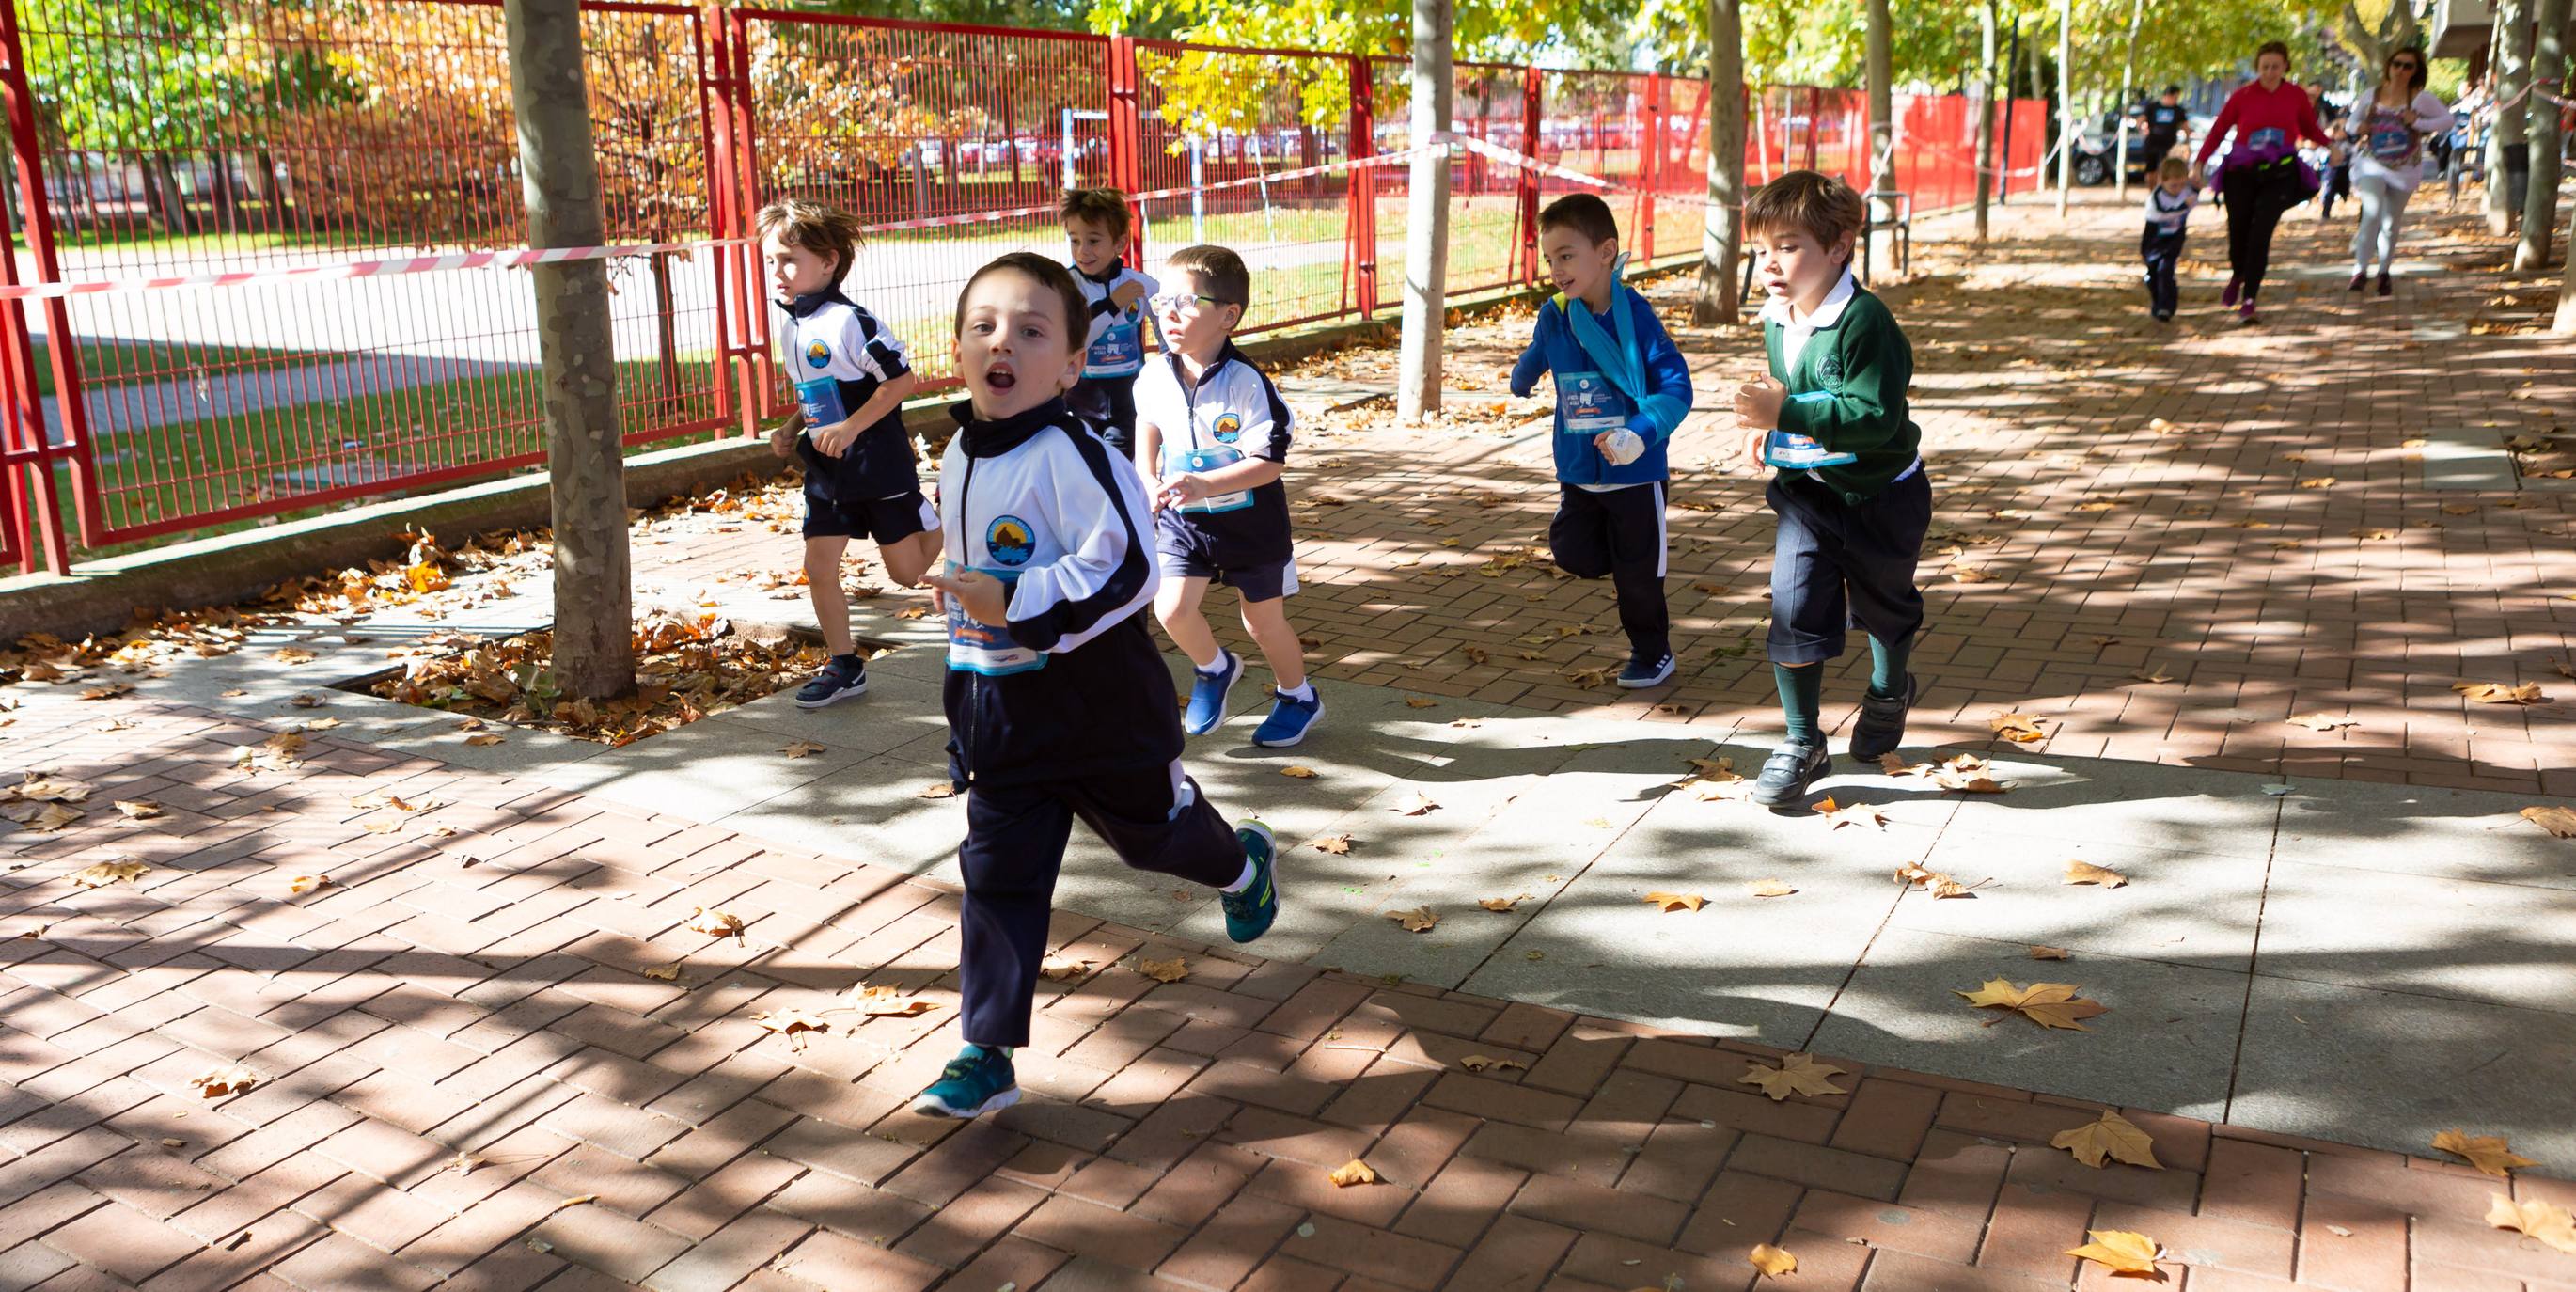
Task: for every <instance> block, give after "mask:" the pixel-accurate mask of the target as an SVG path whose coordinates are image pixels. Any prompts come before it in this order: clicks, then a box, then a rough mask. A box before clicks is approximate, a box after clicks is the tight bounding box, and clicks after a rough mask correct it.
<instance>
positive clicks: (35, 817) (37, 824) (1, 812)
mask: <svg viewBox="0 0 2576 1292" xmlns="http://www.w3.org/2000/svg"><path fill="white" fill-rule="evenodd" d="M88 815H89V813H87V812H84V811H82V810H80V809H79V808H76V807H66V806H64V805H63V804H60V803H10V804H6V805H0V817H7V818H8V819H9V820H12V821H15V822H17V823H18V824H20V825H23V826H25V827H27V828H28V829H30V830H34V831H38V832H40V833H51V832H53V831H56V830H60V829H62V828H63V827H64V826H67V825H70V824H71V823H72V822H74V821H78V820H80V819H81V818H82V817H85V816H88Z"/></svg>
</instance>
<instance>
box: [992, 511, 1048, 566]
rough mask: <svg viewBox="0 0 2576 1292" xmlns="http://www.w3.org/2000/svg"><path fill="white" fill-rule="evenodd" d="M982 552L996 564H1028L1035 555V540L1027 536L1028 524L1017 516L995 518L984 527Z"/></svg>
mask: <svg viewBox="0 0 2576 1292" xmlns="http://www.w3.org/2000/svg"><path fill="white" fill-rule="evenodd" d="M984 550H985V551H986V552H987V553H989V554H990V555H991V556H992V558H993V560H994V561H995V562H996V563H997V564H1001V565H1011V566H1019V565H1026V564H1028V563H1029V558H1030V557H1032V556H1035V555H1036V554H1037V543H1036V540H1034V539H1032V538H1031V537H1030V536H1029V523H1028V522H1027V521H1025V520H1022V519H1020V518H1019V517H1017V516H999V517H995V518H994V520H993V523H992V524H990V525H987V526H985V527H984Z"/></svg>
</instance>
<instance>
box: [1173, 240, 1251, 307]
mask: <svg viewBox="0 0 2576 1292" xmlns="http://www.w3.org/2000/svg"><path fill="white" fill-rule="evenodd" d="M1163 265H1164V268H1165V270H1166V271H1167V272H1170V273H1176V274H1178V273H1188V274H1196V275H1197V276H1198V280H1199V283H1200V285H1202V286H1204V287H1206V288H1207V289H1208V292H1207V294H1208V295H1210V296H1213V297H1215V298H1217V300H1218V302H1219V303H1221V304H1226V305H1250V304H1252V271H1251V270H1249V269H1246V268H1244V265H1243V257H1241V256H1238V255H1236V254H1234V253H1233V252H1232V251H1230V250H1228V249H1226V248H1224V247H1218V246H1211V245H1209V244H1207V243H1201V244H1199V245H1198V246H1195V247H1183V248H1181V249H1180V250H1178V251H1175V252H1173V253H1172V258H1171V259H1169V260H1166V261H1164V262H1163Z"/></svg>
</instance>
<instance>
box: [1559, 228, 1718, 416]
mask: <svg viewBox="0 0 2576 1292" xmlns="http://www.w3.org/2000/svg"><path fill="white" fill-rule="evenodd" d="M1627 268H1628V253H1626V252H1624V251H1623V252H1620V253H1619V258H1618V259H1617V260H1616V261H1614V262H1612V263H1611V266H1610V324H1611V326H1612V327H1613V328H1614V329H1616V330H1617V333H1618V335H1617V336H1616V337H1615V338H1614V337H1612V336H1610V335H1609V334H1607V333H1604V332H1603V331H1602V330H1601V324H1600V322H1599V321H1598V320H1596V319H1594V318H1593V317H1592V310H1591V309H1590V308H1589V307H1587V306H1585V305H1584V304H1583V302H1581V301H1578V300H1575V299H1573V298H1571V297H1569V296H1567V295H1566V294H1565V293H1563V292H1558V293H1557V294H1556V308H1557V310H1558V312H1560V313H1562V314H1564V315H1565V323H1566V328H1567V330H1568V331H1570V332H1571V333H1572V334H1573V336H1574V344H1575V345H1577V346H1578V347H1581V349H1582V350H1583V353H1584V354H1585V355H1586V356H1588V357H1589V358H1590V359H1591V360H1592V362H1593V363H1594V365H1596V366H1598V367H1599V368H1600V369H1601V375H1602V376H1604V377H1607V378H1609V380H1610V384H1611V385H1613V386H1615V387H1617V388H1618V390H1619V393H1620V394H1623V395H1626V396H1627V397H1628V398H1629V400H1630V401H1631V402H1633V403H1635V404H1636V405H1637V408H1638V409H1639V411H1641V412H1643V413H1645V415H1646V420H1647V421H1649V422H1651V423H1653V425H1654V430H1655V435H1654V438H1655V441H1656V442H1658V443H1660V442H1662V441H1664V440H1667V439H1670V438H1672V434H1673V428H1674V427H1677V426H1679V425H1681V424H1682V417H1683V415H1684V414H1687V413H1688V412H1690V403H1689V401H1687V400H1682V399H1676V398H1674V397H1673V396H1671V395H1665V394H1659V393H1656V392H1655V391H1654V390H1653V389H1652V387H1650V386H1648V385H1647V383H1646V364H1645V358H1644V356H1642V355H1641V354H1639V353H1638V350H1637V329H1636V324H1635V323H1633V322H1631V321H1630V320H1631V319H1632V318H1633V310H1634V308H1635V307H1634V306H1632V305H1630V304H1629V303H1628V301H1627V299H1626V297H1627V296H1630V295H1634V294H1635V292H1634V289H1632V288H1630V287H1629V286H1628V285H1627V284H1626V283H1624V282H1622V281H1620V280H1621V277H1622V276H1623V275H1624V274H1625V273H1626V271H1627Z"/></svg>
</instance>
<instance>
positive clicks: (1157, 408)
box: [1136, 246, 1324, 749]
mask: <svg viewBox="0 0 2576 1292" xmlns="http://www.w3.org/2000/svg"><path fill="white" fill-rule="evenodd" d="M1163 272H1165V273H1167V274H1170V275H1172V277H1173V289H1172V290H1171V291H1168V292H1164V293H1162V294H1160V295H1158V296H1156V297H1155V298H1154V300H1153V307H1154V317H1155V319H1156V321H1157V322H1158V323H1159V324H1160V325H1161V328H1162V334H1163V343H1164V352H1163V356H1162V358H1161V360H1160V361H1159V362H1156V363H1153V364H1150V365H1148V366H1147V367H1146V369H1145V374H1144V376H1142V377H1140V378H1138V379H1137V381H1136V462H1137V465H1138V469H1139V470H1141V471H1143V472H1144V474H1145V478H1146V484H1147V487H1148V488H1149V490H1150V491H1151V492H1152V493H1153V495H1154V508H1155V534H1156V549H1157V554H1158V556H1159V558H1160V560H1161V562H1162V567H1163V590H1162V592H1161V594H1160V595H1158V596H1156V597H1155V599H1154V613H1155V615H1156V617H1158V618H1160V619H1161V620H1162V621H1163V631H1164V632H1165V633H1167V634H1169V635H1170V637H1171V639H1172V644H1173V645H1175V646H1178V647H1180V648H1181V650H1182V652H1183V653H1185V654H1187V655H1188V656H1189V657H1190V663H1191V664H1193V665H1195V666H1196V667H1197V669H1198V677H1197V680H1196V681H1195V682H1193V683H1192V684H1191V686H1190V707H1189V712H1188V713H1187V714H1186V715H1184V716H1183V718H1182V722H1181V728H1182V730H1184V731H1187V732H1188V733H1189V734H1191V735H1193V736H1200V735H1205V734H1207V733H1208V732H1210V731H1214V730H1215V729H1216V726H1217V724H1218V723H1220V722H1222V721H1224V720H1225V696H1226V692H1227V691H1229V690H1231V689H1233V687H1234V683H1235V680H1236V679H1237V678H1240V677H1242V676H1243V660H1242V658H1241V657H1240V656H1237V655H1236V654H1235V653H1234V652H1233V651H1230V650H1227V649H1225V648H1224V647H1222V646H1220V645H1218V644H1217V640H1216V635H1215V634H1213V633H1211V632H1209V631H1208V625H1207V617H1206V616H1205V615H1204V614H1202V613H1200V609H1199V606H1200V602H1201V600H1202V599H1203V598H1204V597H1206V595H1207V589H1208V584H1209V583H1210V582H1211V581H1213V582H1217V583H1226V584H1231V585H1233V587H1234V589H1235V591H1236V592H1237V593H1239V594H1241V595H1242V597H1243V627H1244V631H1246V632H1249V633H1251V634H1252V640H1253V643H1254V644H1255V645H1258V646H1259V647H1260V648H1261V658H1262V662H1264V663H1266V664H1268V665H1269V666H1270V673H1271V677H1272V679H1273V681H1274V689H1273V691H1272V697H1273V698H1272V701H1271V706H1270V716H1269V717H1267V718H1265V719H1263V720H1262V723H1261V726H1260V728H1259V729H1258V730H1256V731H1254V732H1253V733H1252V743H1254V744H1256V745H1261V746H1264V747H1266V748H1271V749H1280V748H1285V747H1287V746H1289V745H1293V744H1296V743H1297V742H1298V741H1301V740H1304V739H1305V738H1306V732H1307V730H1308V729H1309V728H1311V727H1313V726H1314V724H1315V719H1317V718H1319V717H1321V716H1323V712H1324V701H1323V698H1322V697H1321V696H1318V695H1317V694H1315V684H1314V683H1313V682H1311V681H1309V680H1308V679H1307V677H1306V655H1305V648H1304V647H1303V646H1302V645H1300V644H1299V643H1298V641H1297V630H1296V629H1294V628H1292V627H1289V625H1288V609H1287V598H1288V596H1289V594H1291V593H1293V592H1295V591H1296V590H1297V559H1296V553H1295V551H1294V549H1293V547H1292V545H1291V543H1290V540H1289V536H1288V490H1287V488H1286V487H1285V486H1283V485H1281V484H1280V483H1279V477H1280V474H1281V472H1282V471H1284V470H1285V469H1286V463H1287V460H1288V430H1289V426H1290V423H1291V419H1290V417H1289V415H1288V405H1286V404H1284V403H1282V402H1280V399H1279V391H1278V388H1276V387H1274V386H1272V385H1271V384H1270V378H1268V377H1266V376H1264V375H1262V372H1261V370H1260V369H1259V368H1256V367H1254V366H1252V360H1251V359H1249V358H1247V357H1245V355H1244V353H1243V351H1241V350H1238V349H1236V348H1235V345H1234V339H1233V338H1234V329H1235V328H1236V326H1237V325H1239V324H1241V323H1242V322H1243V311H1244V307H1245V306H1246V305H1247V304H1249V303H1250V301H1251V298H1252V274H1251V271H1249V270H1247V269H1246V268H1244V264H1243V258H1242V257H1240V256H1237V255H1236V254H1234V253H1233V252H1231V251H1228V250H1226V249H1225V248H1223V247H1206V246H1200V247H1183V248H1181V249H1180V250H1179V251H1177V252H1174V253H1173V254H1172V258H1171V260H1170V261H1169V263H1168V264H1167V265H1166V266H1165V268H1164V270H1163Z"/></svg>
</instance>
